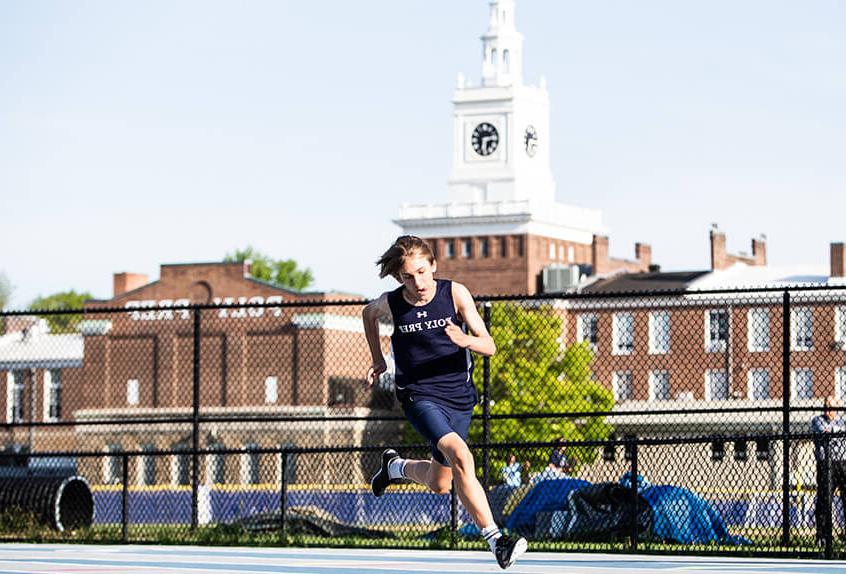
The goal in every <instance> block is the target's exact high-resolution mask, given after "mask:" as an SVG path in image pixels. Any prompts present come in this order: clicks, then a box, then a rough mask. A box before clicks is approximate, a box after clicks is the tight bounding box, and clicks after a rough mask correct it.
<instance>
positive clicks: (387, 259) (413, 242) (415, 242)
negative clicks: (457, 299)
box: [376, 235, 435, 282]
mask: <svg viewBox="0 0 846 574" xmlns="http://www.w3.org/2000/svg"><path fill="white" fill-rule="evenodd" d="M415 255H422V256H423V257H425V258H426V259H428V260H429V263H434V262H435V254H434V253H432V248H431V247H429V244H428V243H426V242H425V241H424V240H422V239H420V238H419V237H417V236H415V235H401V236H400V237H397V238H396V241H394V243H393V245H391V246H390V247H389V248H388V250H387V251H385V252H384V253H383V254H382V256H381V257H380V258H379V259H378V260H377V261H376V265H378V266H379V278H380V279H383V278H385V277H387V276H388V275H390V276H391V277H394V278H395V279H396V280H397V281H400V282H402V281H401V280H400V277H399V270H400V267H402V265H403V263H405V260H406V259H408V258H409V257H414V256H415Z"/></svg>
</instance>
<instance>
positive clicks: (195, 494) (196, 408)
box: [191, 307, 200, 530]
mask: <svg viewBox="0 0 846 574" xmlns="http://www.w3.org/2000/svg"><path fill="white" fill-rule="evenodd" d="M193 379H194V381H193V393H192V396H191V406H192V410H193V412H192V417H193V418H192V421H191V431H192V445H193V448H192V451H193V452H192V461H191V529H192V530H196V529H197V526H199V522H200V520H199V518H200V516H199V494H200V309H198V308H196V307H195V308H194V376H193Z"/></svg>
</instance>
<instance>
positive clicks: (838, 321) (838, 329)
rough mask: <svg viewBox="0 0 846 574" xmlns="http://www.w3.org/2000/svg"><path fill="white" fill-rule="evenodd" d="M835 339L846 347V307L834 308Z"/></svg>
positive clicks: (841, 345)
mask: <svg viewBox="0 0 846 574" xmlns="http://www.w3.org/2000/svg"><path fill="white" fill-rule="evenodd" d="M834 341H835V342H836V343H838V344H839V345H840V348H841V349H846V307H835V309H834Z"/></svg>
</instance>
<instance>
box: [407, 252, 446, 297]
mask: <svg viewBox="0 0 846 574" xmlns="http://www.w3.org/2000/svg"><path fill="white" fill-rule="evenodd" d="M437 269H438V264H437V262H434V263H429V259H427V258H426V257H425V256H422V255H415V256H414V257H409V258H407V259H406V260H405V261H404V262H403V264H402V267H400V270H399V277H398V279H399V280H400V283H402V284H403V286H404V287H405V290H406V294H407V295H408V296H409V298H411V299H412V300H414V301H424V300H429V299H431V298H432V297H434V295H435V271H437Z"/></svg>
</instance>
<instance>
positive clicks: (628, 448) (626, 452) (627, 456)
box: [623, 434, 637, 462]
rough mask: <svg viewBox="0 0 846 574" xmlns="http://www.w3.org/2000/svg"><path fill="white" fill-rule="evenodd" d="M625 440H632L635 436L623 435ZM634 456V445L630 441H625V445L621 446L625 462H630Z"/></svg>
mask: <svg viewBox="0 0 846 574" xmlns="http://www.w3.org/2000/svg"><path fill="white" fill-rule="evenodd" d="M623 438H624V439H625V440H626V441H633V440H634V439H636V438H637V437H636V436H635V435H633V434H627V435H626V436H625V437H623ZM633 456H634V446H632V444H631V443H628V442H626V444H625V446H624V447H623V459H624V460H625V461H626V462H631V460H632V457H633Z"/></svg>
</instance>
